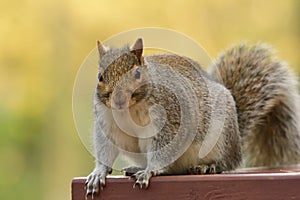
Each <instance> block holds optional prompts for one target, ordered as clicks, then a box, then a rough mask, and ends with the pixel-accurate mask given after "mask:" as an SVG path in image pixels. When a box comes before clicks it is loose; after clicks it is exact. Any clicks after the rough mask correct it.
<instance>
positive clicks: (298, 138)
mask: <svg viewBox="0 0 300 200" xmlns="http://www.w3.org/2000/svg"><path fill="white" fill-rule="evenodd" d="M210 73H211V75H212V76H213V77H214V78H215V79H217V80H218V81H220V82H223V84H224V85H225V87H227V88H228V89H229V90H230V91H231V93H232V95H233V97H234V99H235V101H236V106H237V112H238V121H239V129H240V133H241V136H242V140H243V162H244V166H276V165H289V164H296V163H300V125H299V124H300V116H299V115H300V109H299V106H300V105H299V103H300V102H299V95H298V83H297V78H296V76H295V75H294V74H293V73H292V72H291V70H290V68H289V67H288V65H287V64H286V63H284V62H279V61H277V59H276V57H275V56H274V53H273V51H271V48H269V47H268V46H266V45H263V44H256V45H252V46H250V45H246V44H240V45H238V46H234V47H231V48H229V49H228V50H226V51H225V52H223V53H222V54H221V55H219V57H218V58H217V59H216V61H215V63H214V66H213V67H212V68H211V71H210Z"/></svg>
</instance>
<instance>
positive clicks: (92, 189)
mask: <svg viewBox="0 0 300 200" xmlns="http://www.w3.org/2000/svg"><path fill="white" fill-rule="evenodd" d="M105 177H106V173H104V172H100V171H93V172H92V173H91V174H90V175H89V176H88V177H87V179H86V182H85V185H86V196H88V195H90V194H91V195H92V198H93V196H94V194H97V193H98V192H99V187H100V188H101V189H102V188H103V187H104V186H105Z"/></svg>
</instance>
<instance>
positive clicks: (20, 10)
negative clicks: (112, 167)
mask: <svg viewBox="0 0 300 200" xmlns="http://www.w3.org/2000/svg"><path fill="white" fill-rule="evenodd" d="M299 10H300V1H298V0H286V1H280V0H265V1H259V0H253V1H251V0H226V1H221V0H211V1H205V0H186V1H179V0H173V1H171V0H160V1H154V0H151V1H149V0H146V1H137V0H132V1H120V0H111V1H102V0H98V1H96V0H90V1H79V0H73V1H71V0H43V1H38V0H23V1H17V0H11V1H4V0H3V1H1V2H0V162H1V164H0V199H31V200H32V199H45V200H53V199H70V193H71V189H70V187H71V180H72V177H75V176H86V175H87V174H88V173H89V172H90V171H91V170H92V169H93V166H94V162H93V157H92V156H91V155H90V154H89V153H88V151H87V150H86V149H85V147H84V146H83V145H82V144H81V141H80V139H79V137H78V135H77V132H76V129H75V125H74V123H73V116H72V87H73V83H74V80H75V77H76V72H77V70H78V69H79V66H80V64H81V63H82V62H83V60H84V58H85V57H86V56H87V55H88V53H89V52H90V51H91V50H92V49H93V48H94V47H95V45H96V40H97V39H101V40H105V39H107V38H108V37H110V36H112V35H114V34H117V33H119V32H122V31H126V30H129V29H133V28H141V27H149V26H155V27H163V28H169V29H174V30H177V31H179V32H182V33H184V34H186V35H188V36H190V37H192V38H193V39H194V40H196V41H197V42H198V43H200V44H201V45H202V46H203V47H204V48H205V49H206V50H207V52H208V53H209V54H210V56H211V57H215V56H216V55H217V54H218V52H220V51H221V50H222V49H224V48H225V47H227V46H229V45H230V44H231V43H237V42H239V41H244V40H247V41H249V42H252V43H253V42H258V41H262V42H266V43H269V44H271V45H273V46H274V47H275V48H276V49H277V51H278V56H279V57H280V58H281V59H283V60H285V61H286V62H288V63H289V64H290V65H291V66H292V68H293V69H294V70H295V71H296V72H297V74H299V73H300V56H299V49H300V12H299ZM95 77H96V75H95Z"/></svg>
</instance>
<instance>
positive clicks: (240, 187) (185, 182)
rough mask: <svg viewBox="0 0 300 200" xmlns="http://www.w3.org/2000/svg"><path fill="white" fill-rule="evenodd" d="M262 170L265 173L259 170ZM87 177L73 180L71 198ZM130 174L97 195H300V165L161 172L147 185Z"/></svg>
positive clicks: (78, 199) (78, 198) (80, 192)
mask: <svg viewBox="0 0 300 200" xmlns="http://www.w3.org/2000/svg"><path fill="white" fill-rule="evenodd" d="M259 170H261V171H264V173H259ZM85 180H86V178H83V177H82V178H74V179H73V181H72V200H83V199H92V197H91V196H89V197H88V198H86V196H85V193H86V191H85ZM133 183H134V181H133V180H129V178H128V177H124V176H122V177H120V176H118V177H113V176H110V177H108V178H107V181H106V187H105V188H104V189H103V190H102V191H100V194H98V195H96V196H94V199H166V200H167V199H172V200H174V199H183V200H184V199H233V200H235V199H272V200H274V199H300V168H298V167H297V168H287V169H282V170H279V169H278V168H276V169H269V170H267V168H265V169H264V170H262V168H258V169H256V170H255V169H254V170H253V169H252V172H251V170H249V169H248V170H244V171H243V170H241V173H235V174H218V175H182V176H159V177H153V178H152V179H151V180H150V186H149V188H148V189H146V190H145V189H139V188H133Z"/></svg>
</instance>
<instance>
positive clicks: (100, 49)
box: [97, 40, 106, 56]
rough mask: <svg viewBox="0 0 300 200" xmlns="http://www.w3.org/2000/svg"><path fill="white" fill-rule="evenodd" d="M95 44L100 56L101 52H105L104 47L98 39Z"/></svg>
mask: <svg viewBox="0 0 300 200" xmlns="http://www.w3.org/2000/svg"><path fill="white" fill-rule="evenodd" d="M97 46H98V52H99V55H100V56H102V55H103V54H105V52H106V51H105V47H104V46H103V44H102V43H101V42H100V40H97Z"/></svg>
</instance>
